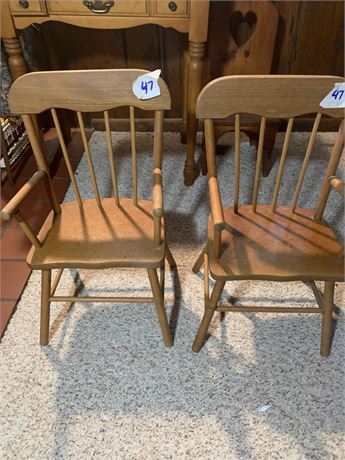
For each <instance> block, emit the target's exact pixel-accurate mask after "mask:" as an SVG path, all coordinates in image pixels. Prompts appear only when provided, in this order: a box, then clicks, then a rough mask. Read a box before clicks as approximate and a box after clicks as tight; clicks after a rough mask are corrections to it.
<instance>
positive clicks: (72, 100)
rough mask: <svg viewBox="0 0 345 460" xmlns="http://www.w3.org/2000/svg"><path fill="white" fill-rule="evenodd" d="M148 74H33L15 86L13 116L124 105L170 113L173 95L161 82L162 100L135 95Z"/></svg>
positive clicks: (13, 90) (98, 72) (11, 96)
mask: <svg viewBox="0 0 345 460" xmlns="http://www.w3.org/2000/svg"><path fill="white" fill-rule="evenodd" d="M145 73H147V71H146V70H132V69H130V70H128V69H116V70H65V71H51V72H32V73H28V74H26V75H23V76H22V77H20V78H18V79H17V80H16V81H15V83H14V84H13V85H12V87H11V90H10V94H9V103H10V107H11V110H12V112H13V113H31V114H32V113H40V112H42V111H43V110H47V109H51V108H64V109H70V110H75V111H80V112H92V111H102V112H103V111H105V110H109V109H112V108H115V107H121V106H123V105H131V106H133V107H137V108H140V109H142V110H169V109H170V106H171V100H170V94H169V91H168V88H167V86H166V84H165V82H164V81H163V80H162V79H161V78H160V79H159V81H158V83H159V87H160V89H161V95H160V96H158V97H155V98H153V99H148V100H145V101H142V100H140V99H138V98H137V97H136V96H135V95H134V93H133V90H132V84H133V83H134V81H135V80H136V79H137V78H138V77H139V76H140V75H143V74H145ZM52 88H54V91H52Z"/></svg>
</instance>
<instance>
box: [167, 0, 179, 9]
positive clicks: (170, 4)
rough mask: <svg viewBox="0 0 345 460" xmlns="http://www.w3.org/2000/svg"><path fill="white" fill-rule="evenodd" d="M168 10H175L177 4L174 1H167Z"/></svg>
mask: <svg viewBox="0 0 345 460" xmlns="http://www.w3.org/2000/svg"><path fill="white" fill-rule="evenodd" d="M168 6H169V10H170V11H176V10H177V5H176V3H175V2H169V5H168Z"/></svg>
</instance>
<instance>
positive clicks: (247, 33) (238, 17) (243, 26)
mask: <svg viewBox="0 0 345 460" xmlns="http://www.w3.org/2000/svg"><path fill="white" fill-rule="evenodd" d="M256 23H257V16H256V14H255V13H254V12H253V11H248V12H247V13H246V14H245V16H243V14H242V12H241V11H233V12H232V13H231V15H230V23H229V26H230V32H231V35H232V37H233V39H234V40H235V43H236V45H237V46H238V48H241V47H242V46H243V45H245V44H246V43H247V41H248V40H249V39H250V37H251V36H252V35H253V33H254V31H255V29H256Z"/></svg>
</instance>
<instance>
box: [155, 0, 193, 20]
mask: <svg viewBox="0 0 345 460" xmlns="http://www.w3.org/2000/svg"><path fill="white" fill-rule="evenodd" d="M188 6H189V2H188V0H172V1H171V0H156V5H155V16H170V17H174V16H188Z"/></svg>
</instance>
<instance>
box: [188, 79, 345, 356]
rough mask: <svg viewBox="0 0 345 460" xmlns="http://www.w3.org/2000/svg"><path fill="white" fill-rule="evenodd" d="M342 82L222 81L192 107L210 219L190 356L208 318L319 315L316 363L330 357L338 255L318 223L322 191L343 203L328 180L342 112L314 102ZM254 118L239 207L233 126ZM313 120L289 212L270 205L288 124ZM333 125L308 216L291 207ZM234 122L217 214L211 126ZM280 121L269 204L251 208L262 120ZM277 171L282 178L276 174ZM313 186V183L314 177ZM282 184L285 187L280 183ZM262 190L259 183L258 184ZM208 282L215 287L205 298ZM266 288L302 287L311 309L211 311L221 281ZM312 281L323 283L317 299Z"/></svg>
mask: <svg viewBox="0 0 345 460" xmlns="http://www.w3.org/2000/svg"><path fill="white" fill-rule="evenodd" d="M340 81H344V78H342V77H330V76H321V77H319V76H276V75H274V76H273V75H271V76H238V77H222V78H219V79H216V80H214V81H212V82H211V83H209V84H208V85H207V86H206V87H205V88H204V89H203V90H202V91H201V93H200V95H199V98H198V101H197V116H198V118H200V119H203V120H204V127H205V140H206V154H207V166H208V183H209V193H210V205H211V216H210V217H209V221H208V242H207V245H206V246H205V248H204V250H203V252H202V253H201V254H200V256H199V257H198V260H197V261H196V263H195V265H194V267H193V270H194V271H195V272H197V271H198V270H199V269H200V267H201V266H202V264H203V263H204V269H205V286H204V291H205V312H204V316H203V319H202V321H201V324H200V327H199V330H198V332H197V335H196V338H195V341H194V344H193V350H194V351H195V352H198V351H199V350H200V348H201V346H202V344H203V342H204V340H205V337H206V334H207V330H208V327H209V324H210V322H211V320H212V317H213V315H214V312H215V311H221V312H228V311H229V312H248V311H251V312H272V313H280V312H281V313H303V312H306V313H320V314H321V315H322V332H321V355H322V356H327V355H329V353H330V342H331V329H332V328H331V324H332V308H333V297H334V285H335V282H336V281H343V280H344V247H343V245H342V244H341V243H340V242H339V241H338V240H337V238H336V235H335V233H334V231H333V230H332V229H331V228H330V227H329V226H328V224H327V222H326V221H325V220H324V219H323V213H324V210H325V207H326V203H327V200H328V196H329V192H330V188H331V187H334V189H335V190H336V191H338V192H339V193H340V194H342V195H343V196H344V183H343V182H342V181H341V180H340V179H339V178H337V177H335V176H334V174H335V173H336V169H337V166H338V164H339V161H340V157H341V154H342V150H343V146H344V119H343V118H344V110H342V109H324V108H321V107H320V105H319V103H320V101H321V100H322V99H323V98H324V97H325V96H326V94H328V93H329V92H330V91H331V90H332V89H333V87H334V84H335V83H337V82H340ZM243 113H245V114H253V115H258V116H260V117H261V122H260V136H259V145H258V156H257V162H256V170H255V178H254V183H253V189H252V191H251V196H252V199H251V203H249V204H241V203H239V196H240V195H239V193H240V161H241V152H240V150H241V149H240V123H241V116H242V115H241V114H243ZM306 114H316V116H315V121H314V125H313V129H312V132H311V134H310V137H309V141H308V145H307V149H306V153H305V155H304V158H303V161H302V166H301V170H300V173H299V177H298V178H297V179H296V183H295V184H294V185H293V189H292V190H291V196H293V198H292V202H291V203H290V204H289V205H285V204H280V203H278V198H279V192H280V188H281V185H282V182H283V181H282V178H283V174H287V175H288V174H289V171H288V170H287V169H288V168H287V167H286V166H287V162H286V158H287V153H288V146H289V141H290V137H291V134H292V128H293V122H294V117H297V116H300V115H306ZM323 115H326V116H330V117H334V118H339V119H341V121H340V128H339V131H338V133H337V136H336V140H335V143H334V145H333V148H332V150H331V152H330V157H329V161H328V166H327V168H326V170H325V172H324V178H323V182H322V185H321V188H320V193H319V196H318V199H317V203H316V207H315V208H314V209H303V208H299V207H298V201H299V199H300V192H301V189H302V186H303V184H304V179H305V176H306V170H307V166H308V162H309V160H310V157H311V154H312V151H313V147H314V144H315V138H316V135H317V131H318V127H319V124H320V120H321V117H322V116H323ZM228 116H234V117H235V160H234V178H233V183H234V191H233V198H234V203H233V207H227V208H226V207H223V204H222V198H221V193H220V189H219V184H218V180H217V167H216V158H215V136H214V121H215V120H217V119H222V118H225V117H228ZM268 117H269V118H270V119H272V118H273V119H274V118H277V119H278V118H280V119H285V118H286V119H288V123H287V129H286V133H285V137H284V143H283V147H282V153H281V158H280V163H279V167H278V171H277V176H276V178H275V184H274V187H273V189H272V190H273V196H272V200H271V202H268V203H266V202H265V203H259V201H260V200H258V196H259V185H260V184H259V182H260V167H261V162H262V154H263V140H264V135H265V128H266V119H267V118H268ZM284 169H285V171H284ZM315 180H316V181H317V180H320V179H319V178H318V177H316V178H315ZM287 182H289V181H287ZM266 183H267V179H266ZM209 274H211V277H212V278H213V279H214V280H215V286H214V288H213V291H212V294H211V296H209V287H208V280H209ZM234 280H269V281H286V282H288V281H302V282H309V283H310V285H311V287H312V290H313V292H314V295H315V297H316V302H317V304H318V306H317V307H315V308H302V307H296V308H294V307H269V306H256V307H255V306H254V307H252V306H248V307H246V306H234V305H219V299H220V296H221V294H222V291H223V289H224V286H225V283H226V282H227V281H234ZM315 281H323V282H324V283H325V288H324V294H321V293H320V291H319V290H318V289H317V286H316V284H315Z"/></svg>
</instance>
